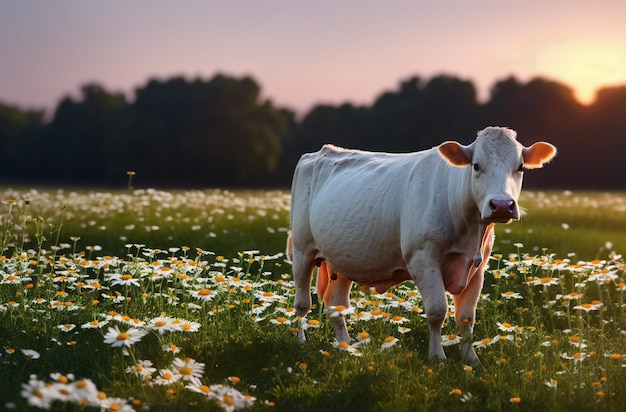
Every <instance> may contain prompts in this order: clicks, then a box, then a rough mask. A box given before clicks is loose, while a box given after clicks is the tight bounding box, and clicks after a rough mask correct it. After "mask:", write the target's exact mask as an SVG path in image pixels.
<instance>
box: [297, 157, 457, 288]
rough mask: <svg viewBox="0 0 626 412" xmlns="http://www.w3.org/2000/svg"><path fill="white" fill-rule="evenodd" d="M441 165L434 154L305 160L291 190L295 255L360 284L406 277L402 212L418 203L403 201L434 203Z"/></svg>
mask: <svg viewBox="0 0 626 412" xmlns="http://www.w3.org/2000/svg"><path fill="white" fill-rule="evenodd" d="M441 165H443V161H442V159H441V158H440V156H439V155H438V153H437V152H436V151H435V150H427V151H423V152H417V153H410V154H389V153H375V152H364V151H359V150H347V149H341V148H337V147H334V146H331V145H326V146H324V147H323V148H322V149H321V150H319V151H318V152H315V153H310V154H305V155H303V156H302V158H301V159H300V161H299V163H298V165H297V167H296V172H295V173H294V180H293V185H292V217H291V220H292V221H291V225H292V238H293V242H294V247H298V248H301V250H302V249H308V250H311V251H312V253H315V254H316V258H317V259H326V260H328V261H330V262H331V264H332V265H333V267H335V268H336V269H337V270H338V271H339V272H341V273H343V274H345V275H347V276H349V277H350V278H352V279H353V280H357V281H358V280H360V279H368V280H372V279H373V278H378V277H386V276H389V272H394V271H402V270H405V269H406V268H405V266H404V261H403V259H402V251H401V245H400V236H401V230H407V229H406V228H401V224H402V222H401V218H402V215H403V213H404V210H403V208H405V207H419V205H416V204H409V203H411V202H416V201H419V199H411V200H407V196H412V195H413V194H414V193H421V194H422V195H423V196H424V197H426V198H428V197H429V196H431V195H430V193H429V192H430V191H432V188H431V187H430V186H432V184H433V183H432V181H433V176H432V174H434V173H435V170H436V169H439V168H441ZM444 166H445V165H444ZM414 186H424V187H414ZM426 203H427V202H426ZM415 223H416V224H419V222H415ZM405 224H406V223H405Z"/></svg>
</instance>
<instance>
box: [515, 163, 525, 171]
mask: <svg viewBox="0 0 626 412" xmlns="http://www.w3.org/2000/svg"><path fill="white" fill-rule="evenodd" d="M517 171H518V172H523V171H524V163H522V164H521V165H519V168H518V169H517Z"/></svg>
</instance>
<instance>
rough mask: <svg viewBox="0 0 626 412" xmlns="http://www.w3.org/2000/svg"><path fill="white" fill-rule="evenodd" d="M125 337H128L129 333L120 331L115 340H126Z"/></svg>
mask: <svg viewBox="0 0 626 412" xmlns="http://www.w3.org/2000/svg"><path fill="white" fill-rule="evenodd" d="M126 339H130V335H129V334H128V333H126V332H122V333H120V334H119V335H117V340H126Z"/></svg>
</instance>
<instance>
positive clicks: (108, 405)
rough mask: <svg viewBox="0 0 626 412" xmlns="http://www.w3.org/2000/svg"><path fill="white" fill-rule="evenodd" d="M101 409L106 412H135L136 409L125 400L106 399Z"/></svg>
mask: <svg viewBox="0 0 626 412" xmlns="http://www.w3.org/2000/svg"><path fill="white" fill-rule="evenodd" d="M99 403H100V409H101V410H105V411H119V412H134V411H135V409H134V408H133V407H132V406H131V405H130V404H129V403H128V401H127V400H126V399H124V398H104V399H102V400H101V401H100V402H99Z"/></svg>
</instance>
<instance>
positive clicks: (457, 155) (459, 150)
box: [438, 142, 472, 166]
mask: <svg viewBox="0 0 626 412" xmlns="http://www.w3.org/2000/svg"><path fill="white" fill-rule="evenodd" d="M438 149H439V154H440V155H441V157H443V158H444V159H446V160H447V161H448V163H450V164H451V165H453V166H467V165H468V164H470V163H472V150H471V148H470V146H463V145H462V144H460V143H457V142H444V143H442V144H440V145H439V147H438Z"/></svg>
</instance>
